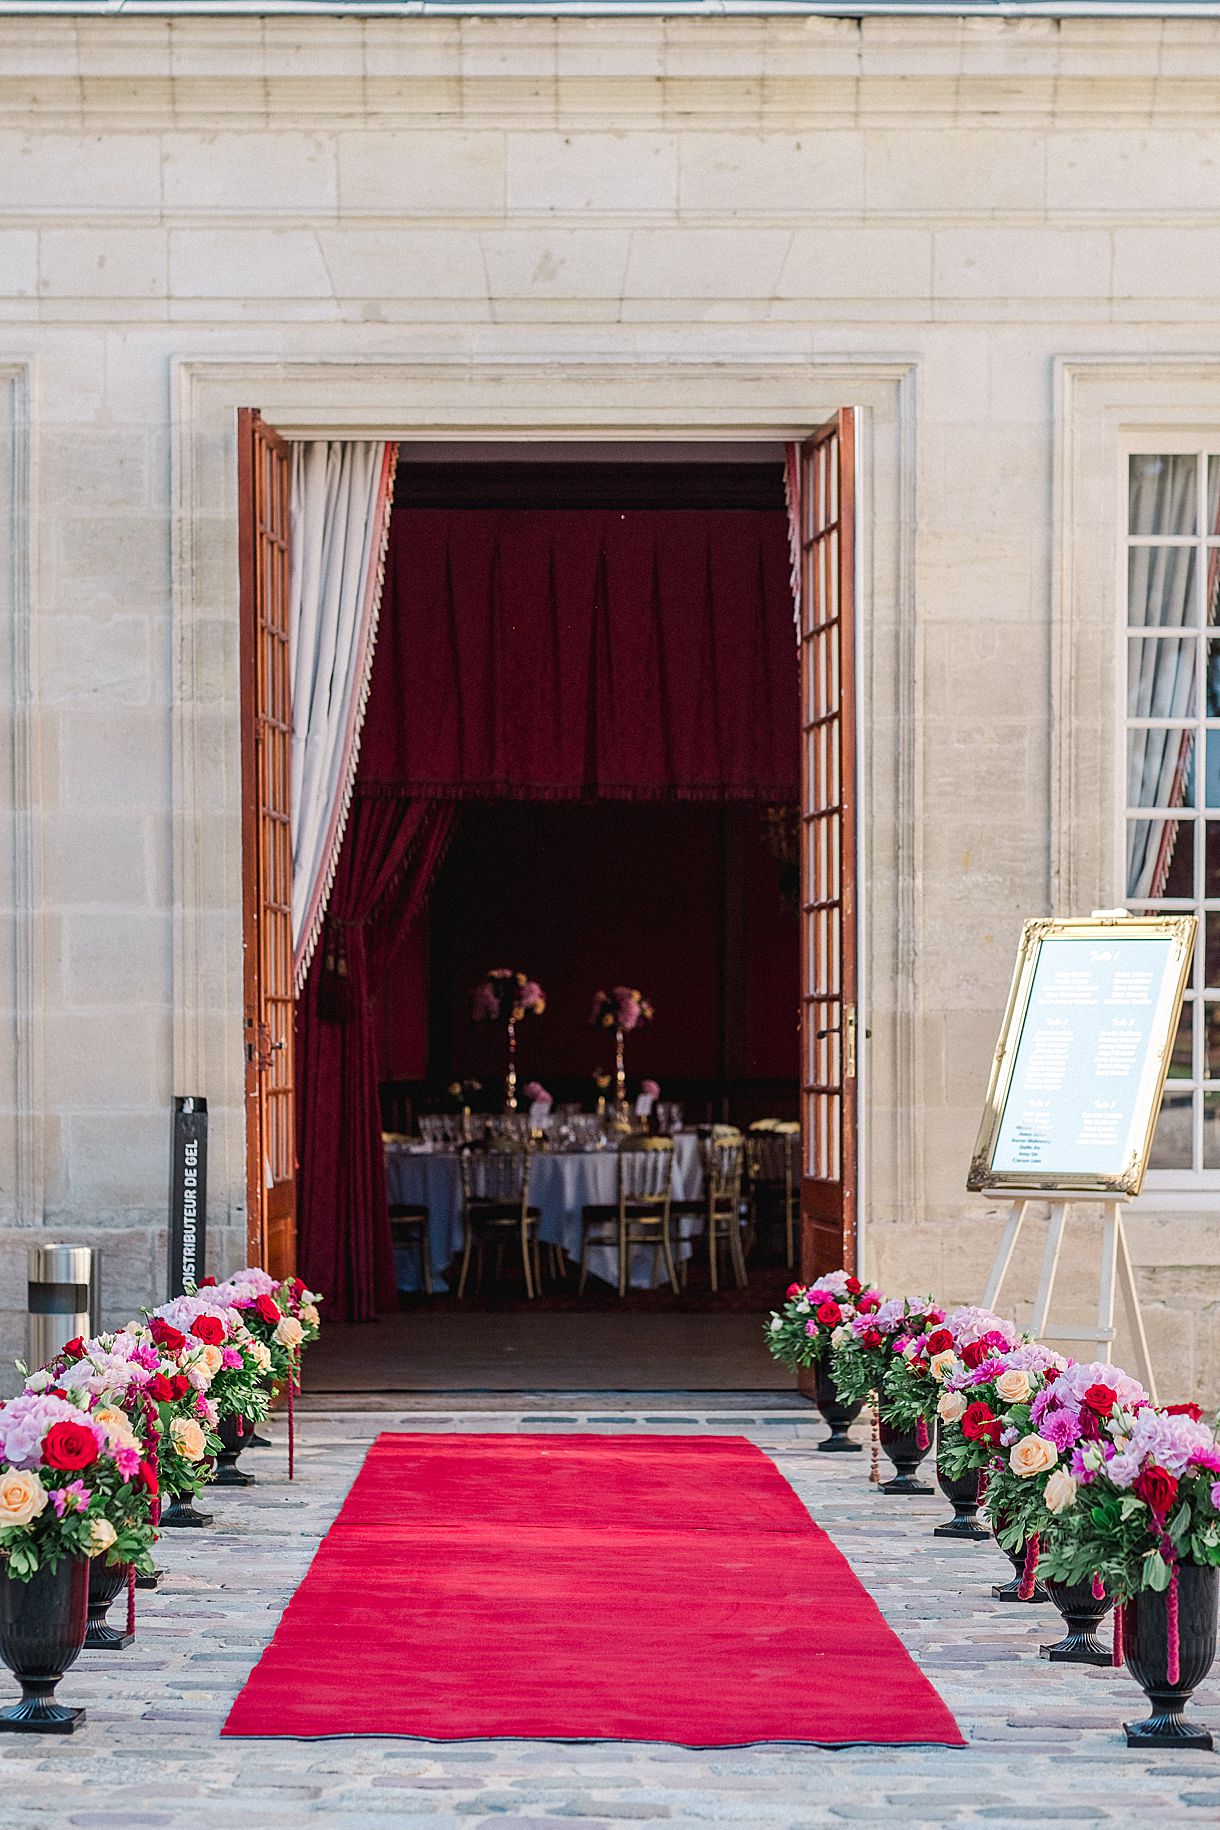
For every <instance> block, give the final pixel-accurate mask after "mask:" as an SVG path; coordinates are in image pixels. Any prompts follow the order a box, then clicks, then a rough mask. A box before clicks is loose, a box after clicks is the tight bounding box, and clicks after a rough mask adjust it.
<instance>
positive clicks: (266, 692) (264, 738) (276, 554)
mask: <svg viewBox="0 0 1220 1830" xmlns="http://www.w3.org/2000/svg"><path fill="white" fill-rule="evenodd" d="M237 440H238V445H237V451H238V457H237V486H238V539H239V554H240V568H241V775H242V943H243V952H244V1033H243V1041H244V1044H245V1057H246V1200H247V1207H246V1243H247V1250H248V1253H249V1261H250V1263H251V1264H253V1265H262V1266H263V1267H264V1269H266V1270H267V1271H269V1272H270V1273H271V1274H272V1276H273V1277H287V1276H289V1275H290V1274H291V1273H292V1272H293V1271H294V1270H295V1269H296V1265H295V1256H296V1148H295V1140H294V1135H293V1132H294V1126H293V1059H292V1042H293V1020H294V1016H295V1008H296V1006H295V997H294V992H293V981H292V831H291V824H290V798H289V797H290V791H291V781H292V757H291V744H292V674H291V670H290V662H289V649H288V594H289V559H290V537H291V508H292V503H291V491H292V465H291V458H290V453H289V448H288V446H287V445H286V444H285V442H284V440H283V439H282V438H280V436H279V434H278V433H276V432H273V431H272V429H271V427H270V426H267V425H264V424H263V421H262V419H261V417H260V415H259V414H258V413H257V412H256V411H255V410H254V409H252V408H243V409H242V410H241V411H240V412H239V413H238V416H237Z"/></svg>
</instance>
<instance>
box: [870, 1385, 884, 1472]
mask: <svg viewBox="0 0 1220 1830" xmlns="http://www.w3.org/2000/svg"><path fill="white" fill-rule="evenodd" d="M870 1451H871V1452H870V1457H869V1468H868V1480H869V1485H870V1486H871V1487H878V1486H880V1484H881V1416H880V1411H879V1407H878V1403H877V1394H876V1392H874V1393H873V1427H872V1442H871V1445H870Z"/></svg>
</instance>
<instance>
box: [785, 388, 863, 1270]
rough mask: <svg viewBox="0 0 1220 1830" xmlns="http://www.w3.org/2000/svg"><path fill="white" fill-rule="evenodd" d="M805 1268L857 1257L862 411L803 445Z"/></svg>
mask: <svg viewBox="0 0 1220 1830" xmlns="http://www.w3.org/2000/svg"><path fill="white" fill-rule="evenodd" d="M799 502H800V536H801V537H800V576H799V581H798V589H799V613H800V656H801V763H802V767H801V1274H802V1277H803V1278H804V1279H805V1280H806V1281H808V1280H810V1279H812V1278H813V1277H816V1276H818V1275H819V1274H820V1273H822V1272H825V1271H833V1270H837V1269H838V1268H839V1266H840V1265H844V1266H846V1268H847V1269H848V1270H850V1271H854V1270H855V1268H856V1204H857V1193H858V1177H857V1168H858V1137H857V1097H856V1085H857V1083H856V990H857V935H856V869H857V856H856V849H857V848H856V653H855V647H856V642H855V637H856V537H855V530H856V423H855V411H854V409H853V408H850V407H846V408H844V409H843V410H842V411H841V412H839V413H837V414H836V415H835V417H834V418H833V419H832V420H828V421H827V423H826V424H825V425H824V426H821V427H819V429H818V431H816V432H815V433H814V435H813V437H812V438H810V439H807V440H806V441H805V443H804V445H802V447H801V454H800V479H799Z"/></svg>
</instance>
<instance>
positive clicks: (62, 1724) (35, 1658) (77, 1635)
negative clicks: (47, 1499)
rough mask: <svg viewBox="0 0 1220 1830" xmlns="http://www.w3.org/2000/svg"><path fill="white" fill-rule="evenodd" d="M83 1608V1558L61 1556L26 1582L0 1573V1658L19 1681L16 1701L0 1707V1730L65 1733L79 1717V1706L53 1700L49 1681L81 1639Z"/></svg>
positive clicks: (82, 1717)
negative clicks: (48, 1567) (19, 1699)
mask: <svg viewBox="0 0 1220 1830" xmlns="http://www.w3.org/2000/svg"><path fill="white" fill-rule="evenodd" d="M88 1607H89V1564H88V1562H87V1560H86V1559H85V1558H84V1557H65V1558H63V1559H62V1560H61V1561H60V1563H58V1564H57V1565H56V1567H55V1568H54V1569H53V1570H52V1569H40V1570H36V1571H35V1573H34V1574H33V1575H32V1576H31V1577H30V1580H29V1581H28V1582H19V1581H18V1580H17V1578H16V1577H15V1576H7V1575H0V1659H3V1660H4V1663H5V1664H6V1665H7V1666H8V1668H9V1670H10V1671H11V1672H12V1673H13V1676H14V1677H15V1678H16V1679H17V1682H18V1683H19V1684H20V1685H21V1701H20V1703H14V1705H13V1707H12V1708H11V1709H6V1710H4V1711H3V1712H0V1731H4V1732H6V1733H9V1734H24V1735H70V1734H71V1733H72V1731H73V1729H76V1728H79V1727H80V1726H81V1724H82V1723H83V1722H84V1720H85V1712H84V1710H83V1709H66V1708H65V1707H64V1705H63V1704H62V1703H57V1702H56V1701H55V1686H56V1685H57V1684H58V1682H59V1680H60V1678H61V1677H62V1676H63V1674H64V1672H65V1671H66V1670H67V1669H68V1667H69V1665H72V1664H74V1663H75V1662H76V1656H77V1654H78V1653H79V1651H80V1649H81V1646H82V1644H83V1643H84V1638H85V1620H86V1616H87V1612H88Z"/></svg>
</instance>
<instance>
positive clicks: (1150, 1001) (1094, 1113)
mask: <svg viewBox="0 0 1220 1830" xmlns="http://www.w3.org/2000/svg"><path fill="white" fill-rule="evenodd" d="M1195 927H1196V922H1195V918H1194V916H1188V915H1173V916H1123V915H1121V914H1114V915H1094V916H1090V917H1088V918H1087V919H1084V918H1082V919H1078V920H1073V921H1030V922H1026V924H1025V928H1024V931H1023V933H1022V936H1021V945H1020V949H1019V951H1018V954H1017V967H1016V972H1015V973H1014V975H1013V982H1012V990H1011V992H1010V994H1009V1000H1008V1009H1007V1011H1006V1012H1005V1016H1004V1025H1003V1028H1002V1030H1001V1032H1000V1040H999V1043H998V1045H997V1048H996V1054H995V1061H994V1063H993V1066H992V1070H991V1083H990V1085H989V1087H988V1090H987V1106H986V1110H985V1112H984V1114H983V1122H982V1125H981V1126H980V1129H979V1136H978V1142H977V1143H976V1145H975V1152H974V1159H973V1161H972V1163H971V1166H970V1174H969V1177H968V1178H967V1186H968V1187H970V1188H971V1189H1030V1190H1048V1191H1053V1190H1058V1191H1060V1192H1062V1193H1065V1194H1067V1193H1080V1194H1087V1193H1095V1194H1099V1195H1111V1196H1113V1195H1136V1194H1138V1193H1139V1191H1140V1187H1141V1185H1142V1183H1143V1180H1144V1172H1145V1170H1146V1168H1147V1165H1148V1154H1149V1151H1150V1149H1151V1145H1152V1135H1153V1131H1154V1129H1155V1127H1156V1119H1157V1113H1158V1110H1159V1108H1160V1103H1161V1093H1162V1091H1163V1089H1164V1085H1165V1076H1166V1073H1167V1072H1168V1067H1169V1056H1170V1050H1171V1048H1172V1045H1173V1039H1174V1036H1175V1035H1176V1033H1177V1026H1178V1018H1179V1016H1180V1014H1181V1009H1182V999H1183V994H1184V992H1185V989H1186V981H1187V975H1188V973H1189V970H1190V959H1191V953H1192V951H1193V948H1194V941H1195Z"/></svg>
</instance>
